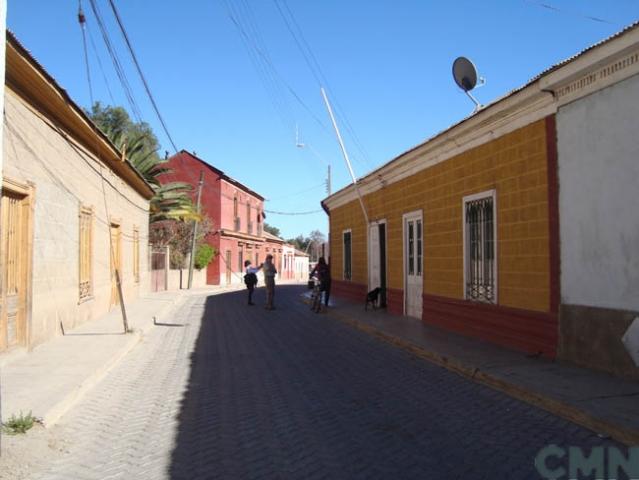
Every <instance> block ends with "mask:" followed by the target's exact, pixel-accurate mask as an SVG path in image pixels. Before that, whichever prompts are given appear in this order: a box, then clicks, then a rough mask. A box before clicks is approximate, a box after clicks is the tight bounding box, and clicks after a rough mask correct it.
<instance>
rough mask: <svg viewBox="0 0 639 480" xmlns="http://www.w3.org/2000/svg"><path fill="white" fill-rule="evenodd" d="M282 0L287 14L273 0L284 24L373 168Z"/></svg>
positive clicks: (275, 0)
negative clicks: (329, 94)
mask: <svg viewBox="0 0 639 480" xmlns="http://www.w3.org/2000/svg"><path fill="white" fill-rule="evenodd" d="M280 1H281V2H282V4H283V5H284V7H285V8H286V14H285V13H284V11H283V10H282V8H281V7H280V4H279V3H278V0H273V2H274V3H275V6H276V7H277V10H278V11H279V13H280V16H281V17H282V19H283V20H284V24H285V25H286V28H287V29H288V31H289V33H290V34H291V36H292V37H293V39H294V40H295V43H296V45H297V47H298V49H299V50H300V53H301V54H302V57H303V58H304V61H305V62H306V64H307V66H308V68H309V69H310V71H311V73H312V74H313V76H314V77H315V80H316V82H317V85H318V86H319V87H325V89H326V90H328V91H329V93H331V98H333V101H334V103H335V106H336V110H337V113H338V114H339V116H340V118H341V119H342V121H343V123H344V126H345V127H346V130H347V131H348V132H349V133H350V135H351V137H352V139H353V142H354V143H355V146H356V147H357V149H358V150H359V151H360V153H361V154H362V159H363V160H364V163H365V164H366V166H367V167H368V168H372V167H373V164H372V162H371V161H370V159H369V155H368V153H367V151H366V148H365V147H364V145H363V144H362V142H361V141H360V140H359V137H358V136H357V134H356V133H355V129H354V128H353V126H352V125H351V122H350V121H349V119H348V117H347V115H346V113H345V111H344V109H343V108H342V107H341V105H340V103H339V102H338V101H337V99H336V96H335V94H334V91H333V89H332V88H331V86H330V83H329V81H328V79H327V78H326V75H324V72H323V71H322V67H321V66H320V64H319V61H318V60H317V57H316V56H315V54H314V53H313V50H312V49H311V47H310V45H309V43H308V42H307V41H306V38H305V36H304V32H303V31H302V28H301V27H300V25H299V23H298V22H297V20H296V19H295V15H293V12H292V11H291V9H290V7H289V6H288V3H287V2H286V0H280ZM287 15H288V18H287ZM289 18H290V22H289ZM291 23H292V24H293V26H294V27H295V30H296V31H297V32H296V31H295V30H294V29H293V27H292V26H291Z"/></svg>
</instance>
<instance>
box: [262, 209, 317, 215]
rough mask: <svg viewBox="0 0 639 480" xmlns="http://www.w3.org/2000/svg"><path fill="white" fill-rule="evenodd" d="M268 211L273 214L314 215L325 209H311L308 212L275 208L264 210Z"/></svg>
mask: <svg viewBox="0 0 639 480" xmlns="http://www.w3.org/2000/svg"><path fill="white" fill-rule="evenodd" d="M264 211H265V212H266V213H271V214H273V215H313V214H315V213H320V212H323V211H324V210H311V211H308V212H275V211H273V210H264Z"/></svg>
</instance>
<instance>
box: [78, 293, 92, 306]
mask: <svg viewBox="0 0 639 480" xmlns="http://www.w3.org/2000/svg"><path fill="white" fill-rule="evenodd" d="M93 300H95V297H94V296H93V295H89V296H88V297H84V298H81V299H80V300H78V305H82V304H83V303H87V302H91V301H93Z"/></svg>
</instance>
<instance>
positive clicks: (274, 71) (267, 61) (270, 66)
mask: <svg viewBox="0 0 639 480" xmlns="http://www.w3.org/2000/svg"><path fill="white" fill-rule="evenodd" d="M225 3H226V5H227V12H228V15H229V18H230V19H231V22H233V24H234V25H235V27H236V28H237V29H238V31H239V32H240V34H241V35H242V36H244V37H245V38H246V39H247V41H248V42H249V44H252V45H251V46H252V47H253V49H254V50H255V52H256V53H257V54H258V55H259V57H260V58H261V59H262V60H263V61H264V65H265V66H266V67H268V69H269V70H270V72H271V73H272V74H273V76H274V77H275V78H276V80H277V81H279V82H281V84H282V85H284V87H286V90H288V92H289V93H290V94H291V95H292V96H293V98H294V99H295V100H296V101H297V102H298V103H299V104H300V105H301V106H302V107H303V108H304V109H305V110H306V111H307V112H308V113H309V115H310V116H311V117H312V118H313V119H314V120H315V122H317V124H318V125H319V126H320V127H321V128H322V129H323V130H324V131H325V132H327V133H328V134H329V135H330V130H329V128H328V127H327V126H326V125H325V124H324V122H322V120H320V118H319V117H318V116H317V115H316V114H315V112H313V110H311V108H310V107H309V106H308V105H307V104H306V102H304V100H302V98H301V97H300V96H299V95H298V94H297V92H296V91H295V89H293V87H291V85H290V84H289V83H288V82H286V81H285V80H284V78H283V76H282V75H281V74H280V73H279V71H278V70H277V68H275V65H274V64H273V62H272V61H271V60H270V58H269V57H268V56H267V55H266V54H265V53H264V51H263V50H262V49H261V48H260V47H259V46H257V45H255V44H254V42H251V39H250V38H249V34H248V33H247V32H246V29H245V28H244V27H243V26H242V25H241V24H240V22H239V20H238V19H237V18H236V17H235V16H234V15H233V14H232V12H231V11H230V9H229V2H228V0H226V1H225Z"/></svg>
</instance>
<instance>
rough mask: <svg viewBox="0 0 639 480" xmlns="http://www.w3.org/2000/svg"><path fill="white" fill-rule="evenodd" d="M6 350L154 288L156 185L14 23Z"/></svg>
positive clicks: (9, 76)
mask: <svg viewBox="0 0 639 480" xmlns="http://www.w3.org/2000/svg"><path fill="white" fill-rule="evenodd" d="M6 59H7V62H6V85H5V128H4V133H3V155H4V164H3V183H2V204H1V206H0V210H1V219H2V225H1V226H0V231H1V232H2V233H1V249H0V256H1V258H0V261H1V263H2V279H1V284H2V288H1V290H2V295H1V302H2V309H1V311H2V314H1V316H0V352H2V351H6V350H9V349H11V348H13V347H20V346H23V347H28V348H31V347H33V346H35V345H37V344H39V343H42V342H44V341H46V340H48V339H50V338H51V337H53V336H54V335H56V334H57V333H59V332H61V330H62V329H71V328H73V327H74V326H76V325H79V324H80V323H83V322H86V321H88V320H91V319H93V318H96V317H98V316H100V315H102V314H104V313H106V312H108V311H109V310H110V309H111V308H113V307H115V306H116V305H117V304H118V303H119V301H120V297H119V293H118V289H117V285H116V280H115V278H116V276H115V272H116V270H117V272H118V273H119V276H120V278H121V283H122V293H123V298H124V301H125V302H127V301H129V300H132V299H134V298H136V297H137V296H138V295H139V294H140V293H144V292H146V291H148V289H149V277H148V270H149V269H148V247H147V245H148V222H149V200H150V198H151V197H152V196H153V190H152V189H151V187H150V186H149V185H148V184H147V183H146V182H145V181H144V180H143V179H142V177H141V176H140V175H139V174H138V173H137V172H136V171H135V169H134V168H133V167H132V166H131V165H130V164H129V162H128V161H127V160H126V159H124V158H123V157H122V154H121V152H119V151H118V150H117V149H116V148H115V147H114V146H113V144H112V143H111V142H110V141H109V140H108V139H107V138H106V136H104V135H103V134H102V133H101V132H99V131H98V129H97V127H95V125H94V124H93V123H92V122H91V121H90V120H89V119H88V117H87V116H86V115H85V113H84V112H83V110H82V109H81V108H80V107H79V106H77V105H76V104H75V103H74V102H73V100H72V99H71V98H69V97H68V95H67V94H66V92H65V91H64V90H63V89H62V88H61V87H60V86H59V85H58V84H57V83H56V82H55V80H54V79H53V78H52V77H51V76H50V75H49V74H48V73H47V72H46V71H45V70H44V69H43V68H42V67H41V66H40V65H39V64H38V62H37V61H36V60H35V59H34V58H33V57H32V56H31V55H30V54H29V52H28V51H27V50H26V49H25V48H24V47H23V46H22V45H21V44H20V43H19V42H18V41H17V39H16V38H15V37H14V36H13V35H12V34H11V33H10V32H7V43H6Z"/></svg>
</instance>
